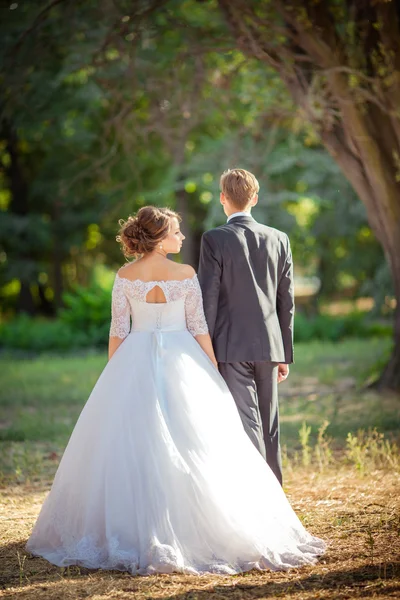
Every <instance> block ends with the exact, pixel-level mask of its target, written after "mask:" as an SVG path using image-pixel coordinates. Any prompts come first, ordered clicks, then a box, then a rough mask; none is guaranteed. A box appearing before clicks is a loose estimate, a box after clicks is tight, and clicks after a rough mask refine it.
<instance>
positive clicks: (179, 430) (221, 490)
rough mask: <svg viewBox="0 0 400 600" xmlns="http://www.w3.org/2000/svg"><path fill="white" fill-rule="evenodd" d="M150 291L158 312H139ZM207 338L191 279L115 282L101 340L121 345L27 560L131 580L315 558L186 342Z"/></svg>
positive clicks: (74, 439)
mask: <svg viewBox="0 0 400 600" xmlns="http://www.w3.org/2000/svg"><path fill="white" fill-rule="evenodd" d="M157 285H158V286H159V287H160V288H161V289H162V290H163V292H164V295H165V298H166V300H167V302H166V303H164V304H150V303H147V302H146V297H147V294H148V292H149V291H150V290H151V289H152V288H153V287H154V286H157ZM130 319H132V328H131V327H130ZM203 333H207V325H206V322H205V318H204V312H203V305H202V297H201V291H200V286H199V283H198V280H197V276H194V277H193V278H191V279H186V280H184V281H157V282H156V281H154V282H143V281H140V280H136V281H130V280H128V279H125V278H123V277H120V276H119V275H117V276H116V279H115V284H114V288H113V299H112V322H111V331H110V334H111V335H112V336H118V337H120V338H124V341H123V342H122V344H121V345H120V346H119V347H118V349H117V350H116V352H115V353H114V355H113V356H112V358H111V360H110V361H109V362H108V364H107V365H106V367H105V369H104V370H103V372H102V374H101V375H100V377H99V379H98V381H97V383H96V385H95V387H94V389H93V391H92V393H91V395H90V397H89V399H88V401H87V403H86V405H85V407H84V408H83V410H82V413H81V415H80V417H79V420H78V422H77V424H76V426H75V429H74V431H73V433H72V435H71V438H70V440H69V443H68V446H67V448H66V450H65V452H64V455H63V458H62V460H61V463H60V466H59V468H58V471H57V473H56V476H55V479H54V482H53V486H52V488H51V491H50V493H49V494H48V496H47V498H46V500H45V502H44V504H43V507H42V510H41V512H40V515H39V517H38V520H37V522H36V524H35V526H34V529H33V532H32V535H31V537H30V538H29V541H28V543H27V546H26V548H27V550H28V551H30V552H31V553H32V554H35V555H38V556H42V557H44V558H46V559H47V560H48V561H50V562H51V563H53V564H55V565H58V566H67V565H80V566H83V567H89V568H101V569H118V570H122V571H129V572H130V573H133V574H150V573H170V572H173V571H178V572H184V573H195V574H197V573H204V572H212V573H221V574H234V573H238V572H241V571H246V570H249V569H252V568H256V569H274V570H276V569H287V568H290V567H297V566H300V565H303V564H307V563H314V562H315V560H316V557H317V556H318V555H320V554H322V553H323V552H324V549H325V543H324V542H323V541H322V540H320V539H318V538H316V537H313V536H312V535H311V534H310V533H308V532H307V531H306V530H305V529H304V527H303V525H302V524H301V523H300V521H299V519H298V518H297V516H296V515H295V513H294V512H293V510H292V508H291V506H290V504H289V502H288V500H287V499H286V496H285V494H284V492H283V491H282V488H281V486H280V485H279V483H278V481H277V479H276V478H275V475H274V474H273V473H272V471H271V470H270V468H269V467H268V465H267V464H266V462H265V461H264V459H263V458H262V457H261V455H260V454H259V453H258V451H257V450H256V449H255V448H254V446H253V444H252V443H251V441H250V440H249V439H248V437H247V435H246V433H245V431H244V429H243V427H242V423H241V419H240V417H239V414H238V411H237V409H236V405H235V402H234V400H233V398H232V396H231V394H230V392H229V390H228V388H227V386H226V384H225V382H224V380H223V378H222V377H221V376H220V374H219V373H218V372H217V370H216V369H215V367H214V365H213V364H212V362H211V361H210V359H209V358H208V356H207V355H206V354H205V353H204V352H203V350H202V349H201V347H200V346H199V344H198V343H197V342H196V340H195V339H194V337H193V336H195V335H197V334H203Z"/></svg>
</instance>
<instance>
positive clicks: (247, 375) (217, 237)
mask: <svg viewBox="0 0 400 600" xmlns="http://www.w3.org/2000/svg"><path fill="white" fill-rule="evenodd" d="M220 187H221V195H220V201H221V204H222V206H223V208H224V212H225V214H226V216H227V217H228V220H227V223H226V225H222V226H221V227H218V228H216V229H211V230H210V231H207V232H206V233H204V235H203V237H202V241H201V250H200V264H199V272H198V276H199V281H200V285H201V288H202V293H203V301H204V311H205V315H206V319H207V323H208V327H209V331H210V336H211V339H212V341H213V346H214V351H215V355H216V358H217V361H218V366H219V370H220V373H221V375H222V376H223V378H224V379H225V381H226V383H227V385H228V387H229V389H230V391H231V393H232V395H233V397H234V399H235V402H236V405H237V407H238V410H239V413H240V416H241V419H242V422H243V425H244V428H245V430H246V432H247V434H248V436H249V437H250V439H251V441H252V442H253V444H254V445H255V446H256V448H257V449H258V450H259V451H260V453H261V454H262V456H263V457H264V458H265V459H266V460H267V462H268V464H269V466H270V467H271V469H272V471H273V472H274V473H275V475H276V477H277V478H278V480H279V481H280V483H281V484H282V465H281V456H280V445H279V414H278V383H280V382H281V381H284V380H285V379H286V378H287V376H288V374H289V366H288V365H289V364H290V363H292V362H293V316H294V294H293V267H292V255H291V250H290V244H289V239H288V236H287V235H286V234H285V233H282V232H281V231H278V230H277V229H273V228H272V227H267V226H266V225H262V224H261V223H258V222H257V221H256V220H255V219H253V217H252V216H251V209H252V207H253V206H255V205H256V204H257V201H258V196H257V194H258V190H259V185H258V181H257V179H256V178H255V177H254V175H252V174H251V173H249V172H248V171H245V170H244V169H232V170H228V171H225V173H223V174H222V176H221V181H220ZM221 426H222V427H223V423H222V424H221Z"/></svg>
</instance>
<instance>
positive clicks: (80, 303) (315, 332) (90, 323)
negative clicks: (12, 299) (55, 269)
mask: <svg viewBox="0 0 400 600" xmlns="http://www.w3.org/2000/svg"><path fill="white" fill-rule="evenodd" d="M63 299H64V304H65V308H64V309H62V311H60V316H59V317H58V318H57V319H54V320H49V319H42V318H37V317H36V318H32V317H28V316H27V315H19V316H17V317H16V318H14V319H13V320H12V321H9V322H7V323H3V324H0V346H1V347H7V348H16V349H21V350H31V351H34V352H38V351H49V350H60V351H64V350H68V349H76V348H88V347H100V348H103V347H106V346H107V343H108V333H109V328H110V318H111V306H110V305H111V289H107V288H106V287H102V286H100V285H99V284H97V283H93V284H92V285H90V286H89V287H86V288H82V287H76V288H75V289H74V291H73V292H71V293H67V294H65V295H64V297H63ZM391 333H392V327H391V326H390V325H387V324H382V323H377V322H373V321H370V320H369V319H368V317H367V316H365V315H364V314H362V313H353V314H349V315H346V316H331V315H317V316H315V317H311V318H310V317H306V316H305V315H303V314H301V313H299V314H296V318H295V326H294V337H295V342H308V341H311V340H326V341H332V342H336V341H338V340H340V339H343V338H346V337H361V338H366V337H374V336H375V337H382V336H388V335H391Z"/></svg>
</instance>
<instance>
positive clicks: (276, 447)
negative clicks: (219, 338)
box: [218, 361, 282, 485]
mask: <svg viewBox="0 0 400 600" xmlns="http://www.w3.org/2000/svg"><path fill="white" fill-rule="evenodd" d="M218 368H219V371H220V373H221V375H222V377H223V378H224V379H225V381H226V384H227V386H228V388H229V390H230V392H231V394H232V396H233V398H234V400H235V402H236V406H237V408H238V410H239V414H240V417H241V419H242V423H243V426H244V429H245V431H246V433H247V435H248V436H249V438H250V439H251V441H252V442H253V444H254V446H255V447H256V448H257V450H258V451H259V452H260V453H261V454H262V456H263V457H264V458H265V459H266V461H267V463H268V465H269V466H270V468H271V470H272V471H273V472H274V474H275V475H276V477H277V479H278V481H279V482H280V484H281V485H282V462H281V450H280V442H279V410H278V363H273V362H264V361H263V362H235V363H225V362H222V363H218Z"/></svg>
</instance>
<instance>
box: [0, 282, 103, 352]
mask: <svg viewBox="0 0 400 600" xmlns="http://www.w3.org/2000/svg"><path fill="white" fill-rule="evenodd" d="M63 298H64V304H65V308H64V309H63V310H62V311H61V312H60V316H59V318H58V319H53V320H50V319H43V318H37V317H29V316H28V315H26V314H21V315H19V316H17V317H15V318H14V319H12V320H11V321H9V322H5V323H2V324H1V325H0V346H2V347H6V348H16V349H21V350H31V351H36V352H39V351H44V350H60V351H68V350H69V349H74V348H87V347H90V346H97V347H105V346H106V345H107V343H108V334H109V327H110V314H111V312H110V311H111V308H110V302H111V300H110V299H111V290H110V289H107V288H105V287H102V286H101V285H99V284H98V283H97V282H96V281H94V282H93V283H92V284H91V285H90V286H89V287H81V286H76V287H75V288H74V290H73V292H72V293H66V294H64V297H63Z"/></svg>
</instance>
